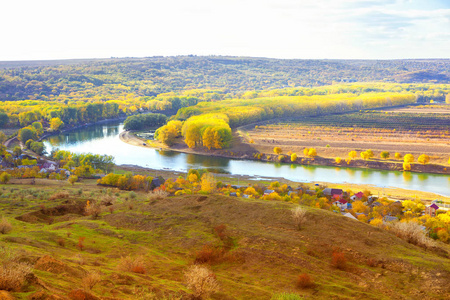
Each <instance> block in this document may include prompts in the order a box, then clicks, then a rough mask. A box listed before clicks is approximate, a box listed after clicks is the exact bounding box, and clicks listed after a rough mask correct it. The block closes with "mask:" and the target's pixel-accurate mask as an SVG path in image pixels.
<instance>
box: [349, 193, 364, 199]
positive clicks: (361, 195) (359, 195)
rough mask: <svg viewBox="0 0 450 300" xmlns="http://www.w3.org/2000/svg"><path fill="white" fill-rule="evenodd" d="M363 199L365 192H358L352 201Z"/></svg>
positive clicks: (352, 197)
mask: <svg viewBox="0 0 450 300" xmlns="http://www.w3.org/2000/svg"><path fill="white" fill-rule="evenodd" d="M363 197H364V194H363V192H357V193H356V194H354V195H353V196H351V197H350V200H352V201H358V200H361V199H362V198H363Z"/></svg>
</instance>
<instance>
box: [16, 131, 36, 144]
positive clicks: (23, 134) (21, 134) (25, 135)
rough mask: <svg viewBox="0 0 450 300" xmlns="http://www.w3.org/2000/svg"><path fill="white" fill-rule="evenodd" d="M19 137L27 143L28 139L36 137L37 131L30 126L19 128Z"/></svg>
mask: <svg viewBox="0 0 450 300" xmlns="http://www.w3.org/2000/svg"><path fill="white" fill-rule="evenodd" d="M18 138H19V140H20V141H21V142H22V143H23V144H25V143H26V142H27V141H28V140H35V139H36V131H34V130H33V129H32V128H29V127H25V128H22V129H21V130H19V134H18Z"/></svg>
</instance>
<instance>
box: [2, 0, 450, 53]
mask: <svg viewBox="0 0 450 300" xmlns="http://www.w3.org/2000/svg"><path fill="white" fill-rule="evenodd" d="M0 28H1V31H0V32H1V34H0V60H1V61H4V60H43V59H70V58H108V57H146V56H159V55H162V56H173V55H188V54H193V55H231V56H252V57H271V58H289V59H292V58H296V59H400V58H402V59H405V58H450V0H159V1H154V0H141V1H138V0H123V1H116V0H108V1H104V0H76V1H73V0H2V1H1V3H0Z"/></svg>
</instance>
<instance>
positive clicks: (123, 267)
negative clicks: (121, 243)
mask: <svg viewBox="0 0 450 300" xmlns="http://www.w3.org/2000/svg"><path fill="white" fill-rule="evenodd" d="M117 268H118V269H119V270H120V271H124V272H134V273H139V274H145V273H146V270H145V259H144V257H143V256H142V255H138V256H134V257H131V256H125V257H122V258H121V259H120V261H119V264H118V265H117Z"/></svg>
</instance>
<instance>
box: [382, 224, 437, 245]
mask: <svg viewBox="0 0 450 300" xmlns="http://www.w3.org/2000/svg"><path fill="white" fill-rule="evenodd" d="M388 229H389V230H390V231H392V232H393V233H394V234H395V235H396V236H398V237H399V238H401V239H404V240H405V241H407V242H408V243H411V244H414V245H417V246H421V247H430V246H432V245H433V242H432V240H431V239H429V238H427V237H426V236H425V232H424V231H423V230H422V228H421V226H420V225H419V224H417V223H416V222H413V221H411V222H392V223H391V224H389V227H388Z"/></svg>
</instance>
